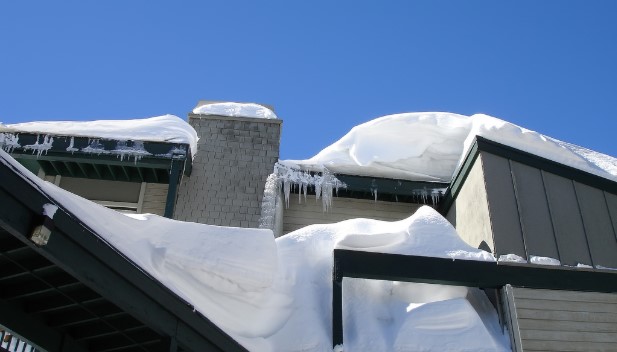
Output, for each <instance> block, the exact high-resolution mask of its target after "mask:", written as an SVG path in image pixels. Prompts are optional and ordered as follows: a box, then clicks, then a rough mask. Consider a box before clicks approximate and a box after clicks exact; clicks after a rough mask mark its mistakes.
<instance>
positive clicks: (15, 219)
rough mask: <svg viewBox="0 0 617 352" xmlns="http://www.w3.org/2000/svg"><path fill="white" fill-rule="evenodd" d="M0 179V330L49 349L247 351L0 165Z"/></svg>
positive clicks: (16, 173) (15, 172)
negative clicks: (43, 230)
mask: <svg viewBox="0 0 617 352" xmlns="http://www.w3.org/2000/svg"><path fill="white" fill-rule="evenodd" d="M31 177H32V176H31ZM0 179H1V180H2V182H1V183H0V305H4V306H5V305H6V304H8V305H11V306H12V307H13V308H14V310H15V314H11V317H7V316H5V315H4V314H0V325H4V326H6V327H7V328H8V329H10V330H12V331H14V332H15V333H17V334H18V335H20V336H23V337H24V338H25V339H27V340H28V341H31V342H32V343H34V344H36V345H39V346H40V347H41V348H44V349H46V350H48V351H64V350H66V351H79V350H89V351H100V352H103V351H110V352H111V351H125V350H126V351H129V350H131V351H170V350H173V349H174V348H177V350H181V351H246V349H245V348H243V347H242V346H241V345H240V344H238V343H237V342H236V341H235V340H233V338H231V337H230V336H229V335H227V334H226V333H225V332H224V331H222V330H221V329H220V328H219V327H217V326H216V325H215V324H213V323H212V322H210V321H209V320H208V319H207V318H206V317H204V316H202V315H201V314H199V313H198V312H195V311H194V309H193V307H192V306H190V305H189V304H187V302H185V301H183V300H182V299H181V298H179V297H178V296H177V295H176V294H174V293H173V292H172V291H170V290H169V289H168V288H167V287H165V286H163V285H162V284H161V283H160V282H158V281H156V280H155V279H153V278H152V277H151V276H150V275H148V274H146V273H145V272H144V271H143V270H141V269H140V268H139V267H137V266H136V265H135V264H134V263H133V262H131V261H130V260H129V259H128V258H126V257H125V256H124V255H123V254H122V253H120V252H118V251H117V250H116V249H115V248H113V247H112V246H110V245H109V244H108V243H106V242H105V241H104V240H103V239H102V238H101V237H100V236H99V235H97V233H96V232H95V231H93V230H92V229H90V228H89V227H88V226H87V225H86V224H84V223H83V222H81V221H80V220H79V218H78V217H77V216H76V215H75V214H73V213H71V212H70V211H68V210H66V209H64V208H63V206H62V204H59V203H58V202H57V201H55V200H54V199H52V198H50V197H49V196H48V195H47V194H45V193H44V192H43V191H42V190H40V189H39V188H38V187H37V186H36V184H34V183H32V182H31V181H29V180H28V179H27V177H26V176H24V175H22V174H21V172H20V171H19V170H18V169H16V168H14V167H13V166H11V165H10V164H9V165H7V164H4V163H0ZM47 203H52V204H56V205H57V206H58V210H57V211H56V213H55V215H54V216H53V219H49V218H47V224H48V225H49V224H50V222H51V223H52V224H53V226H49V227H52V228H51V235H50V238H49V241H48V242H47V244H44V245H40V246H38V245H35V244H34V243H33V242H32V241H31V240H30V234H31V233H32V230H33V229H34V228H35V227H36V226H38V225H41V224H43V223H45V221H44V220H45V219H46V218H45V217H43V216H42V215H41V213H42V207H43V205H44V204H47ZM41 318H42V319H41ZM59 339H60V340H59ZM59 341H61V342H60V343H62V344H63V346H68V345H67V343H69V341H73V342H74V344H73V342H71V344H73V345H74V347H58V343H59Z"/></svg>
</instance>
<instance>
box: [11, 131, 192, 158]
mask: <svg viewBox="0 0 617 352" xmlns="http://www.w3.org/2000/svg"><path fill="white" fill-rule="evenodd" d="M53 142H54V138H53V137H52V136H50V135H43V138H42V139H41V138H40V136H38V137H37V139H36V142H35V143H34V144H29V145H24V146H21V145H20V144H19V134H18V133H0V148H2V149H3V150H4V151H6V152H8V153H11V152H12V151H13V150H15V149H17V148H23V149H24V150H32V154H34V153H36V154H37V156H40V155H41V154H43V153H45V154H47V151H48V150H49V149H51V147H52V144H53ZM74 143H75V138H74V137H71V141H70V143H69V146H68V147H67V148H66V151H68V152H71V153H73V152H77V151H81V152H82V153H90V154H96V155H100V154H110V155H116V156H118V157H119V158H120V160H124V158H128V159H129V160H130V158H133V159H134V161H135V162H137V161H138V160H140V159H141V158H142V157H144V156H147V155H152V154H151V153H149V152H147V151H146V149H145V148H144V143H143V142H141V141H133V143H132V144H133V145H132V146H128V145H127V142H126V141H118V143H117V145H116V148H115V149H114V150H106V149H105V148H104V146H103V144H101V141H100V139H98V138H92V139H89V140H88V146H87V147H85V148H82V149H81V150H80V149H79V148H75V147H74ZM179 151H181V150H172V151H171V152H175V153H178V152H179ZM181 152H182V153H184V151H181Z"/></svg>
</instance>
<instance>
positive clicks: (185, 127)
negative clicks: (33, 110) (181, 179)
mask: <svg viewBox="0 0 617 352" xmlns="http://www.w3.org/2000/svg"><path fill="white" fill-rule="evenodd" d="M3 127H5V128H8V129H10V130H15V132H30V133H41V134H54V135H62V136H80V137H91V138H106V139H116V140H137V141H150V142H168V143H182V144H189V145H190V146H191V153H192V155H193V156H194V155H195V154H196V153H197V140H198V137H197V132H196V131H195V129H193V127H191V125H189V124H188V123H187V122H186V121H184V120H182V119H181V118H179V117H178V116H175V115H163V116H156V117H150V118H145V119H132V120H96V121H36V122H25V123H15V124H8V125H4V126H3Z"/></svg>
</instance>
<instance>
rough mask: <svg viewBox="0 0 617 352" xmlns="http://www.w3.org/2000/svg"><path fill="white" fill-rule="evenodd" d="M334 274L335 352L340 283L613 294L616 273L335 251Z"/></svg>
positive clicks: (616, 287)
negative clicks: (366, 281) (346, 279)
mask: <svg viewBox="0 0 617 352" xmlns="http://www.w3.org/2000/svg"><path fill="white" fill-rule="evenodd" d="M333 257H334V258H333V265H334V267H333V271H332V276H333V277H332V290H333V291H332V336H333V346H336V345H339V344H342V343H343V315H342V314H343V309H342V305H343V301H342V283H343V278H344V277H350V278H361V279H372V280H388V281H406V282H421V283H429V284H442V285H456V286H468V287H480V288H501V287H503V286H505V285H507V284H510V285H513V286H520V287H529V288H541V289H553V290H572V291H593V292H611V293H612V292H617V272H608V271H597V270H594V271H587V270H581V269H574V268H566V267H560V266H557V267H543V266H532V265H525V266H523V265H513V264H498V263H495V262H479V261H472V260H452V259H444V258H433V257H421V256H406V255H400V254H384V253H371V252H360V251H350V250H343V249H335V250H334V253H333Z"/></svg>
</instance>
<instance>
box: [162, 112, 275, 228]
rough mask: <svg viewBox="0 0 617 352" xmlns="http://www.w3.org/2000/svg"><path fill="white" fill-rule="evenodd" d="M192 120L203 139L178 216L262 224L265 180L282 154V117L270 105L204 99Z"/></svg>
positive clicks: (183, 184)
mask: <svg viewBox="0 0 617 352" xmlns="http://www.w3.org/2000/svg"><path fill="white" fill-rule="evenodd" d="M189 124H190V125H191V126H193V128H195V130H196V131H197V135H198V136H199V142H198V145H197V154H196V155H195V156H194V159H193V166H192V168H193V169H192V172H191V175H190V177H187V176H185V177H184V178H183V179H182V182H181V184H180V187H179V190H178V199H177V202H176V210H175V214H174V218H175V219H177V220H182V221H192V222H199V223H205V224H211V225H222V226H236V227H253V228H256V227H258V226H259V217H260V211H261V200H262V197H263V191H264V185H265V183H266V179H267V177H268V175H269V174H270V173H272V170H273V168H274V164H275V163H276V162H277V161H278V158H279V145H280V136H281V126H282V120H280V119H278V118H277V117H276V115H275V114H274V109H273V108H272V107H270V106H267V105H262V104H252V103H248V104H247V103H228V102H216V101H200V102H199V103H198V104H197V106H196V107H195V109H194V110H193V112H192V113H189Z"/></svg>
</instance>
